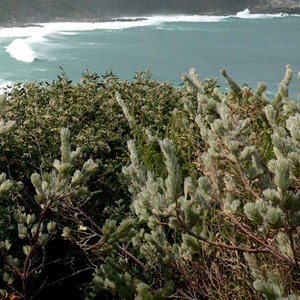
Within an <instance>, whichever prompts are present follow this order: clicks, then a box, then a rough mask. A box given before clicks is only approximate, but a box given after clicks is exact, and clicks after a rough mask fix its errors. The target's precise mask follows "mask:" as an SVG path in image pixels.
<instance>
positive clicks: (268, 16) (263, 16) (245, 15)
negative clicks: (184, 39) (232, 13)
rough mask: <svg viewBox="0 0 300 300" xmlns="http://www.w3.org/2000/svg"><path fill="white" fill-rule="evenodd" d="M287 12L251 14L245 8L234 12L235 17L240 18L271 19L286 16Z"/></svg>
mask: <svg viewBox="0 0 300 300" xmlns="http://www.w3.org/2000/svg"><path fill="white" fill-rule="evenodd" d="M287 16H288V14H283V13H279V14H252V13H250V10H249V9H248V8H246V9H245V10H243V11H240V12H238V13H237V14H236V17H238V18H241V19H272V18H282V17H287Z"/></svg>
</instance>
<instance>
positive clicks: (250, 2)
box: [0, 0, 300, 26]
mask: <svg viewBox="0 0 300 300" xmlns="http://www.w3.org/2000/svg"><path fill="white" fill-rule="evenodd" d="M246 8H248V9H249V10H250V11H251V12H252V13H289V14H300V1H299V0H215V1H211V0H163V1H161V0H2V1H1V3H0V26H24V25H27V24H32V23H41V22H64V21H77V22H84V21H89V22H91V21H92V22H98V21H104V20H107V19H112V18H118V17H132V16H149V15H155V14H211V15H214V14H215V15H228V14H235V13H237V12H238V11H241V10H244V9H246Z"/></svg>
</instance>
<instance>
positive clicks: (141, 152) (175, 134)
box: [0, 66, 300, 300]
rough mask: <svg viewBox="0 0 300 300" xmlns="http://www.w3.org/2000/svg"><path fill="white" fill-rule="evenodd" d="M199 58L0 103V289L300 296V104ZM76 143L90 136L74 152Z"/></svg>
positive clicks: (6, 292)
mask: <svg viewBox="0 0 300 300" xmlns="http://www.w3.org/2000/svg"><path fill="white" fill-rule="evenodd" d="M222 75H223V76H224V79H225V81H226V82H227V85H228V91H226V92H221V91H220V90H219V88H218V87H217V82H216V81H215V80H204V81H201V80H200V79H199V78H198V76H197V74H196V72H195V70H191V71H190V72H189V74H184V75H183V76H182V80H183V82H184V83H185V84H184V85H183V86H181V87H179V88H175V87H173V86H172V85H170V84H168V83H159V82H157V81H155V80H152V79H151V76H150V74H149V73H148V72H143V73H139V74H136V77H135V79H134V80H133V81H131V82H128V81H122V80H119V79H118V78H117V77H116V76H114V75H113V74H111V73H107V74H105V75H104V76H102V77H99V76H98V75H96V74H89V73H88V72H86V73H84V74H83V76H82V78H81V81H80V82H79V83H78V84H73V83H72V82H70V81H69V80H68V78H67V77H66V76H65V75H64V74H63V75H62V76H60V77H59V78H58V80H55V81H53V82H52V83H23V84H17V85H15V86H13V88H12V90H11V91H7V94H6V95H5V97H3V98H2V100H1V106H0V108H1V115H2V119H1V122H0V135H1V139H0V143H1V148H0V149H1V157H0V168H1V172H2V175H1V176H0V196H1V200H0V201H1V202H0V207H1V209H0V220H1V221H0V241H1V242H0V276H1V279H0V299H1V298H2V299H9V298H10V297H12V296H13V297H17V298H20V299H26V300H27V299H52V298H54V297H55V298H59V299H60V298H61V299H66V298H70V299H71V298H72V299H263V298H266V299H298V298H299V297H300V294H299V290H300V287H299V275H300V267H299V264H300V261H299V255H300V248H299V247H300V239H299V222H300V192H299V186H300V135H299V132H300V131H299V129H300V105H299V102H298V101H292V100H291V99H289V95H288V85H289V83H290V81H291V79H292V70H291V68H290V66H287V70H286V74H285V77H284V79H283V80H282V82H281V83H280V84H279V88H278V92H277V93H276V95H275V97H274V99H267V97H266V93H265V92H266V89H267V87H266V85H265V84H264V83H259V84H258V86H257V89H256V90H255V91H254V90H253V89H251V88H250V87H248V86H242V87H240V86H239V85H238V84H236V82H234V81H233V80H232V79H231V78H230V77H229V76H228V75H227V73H226V72H225V71H222ZM76 147H80V148H76Z"/></svg>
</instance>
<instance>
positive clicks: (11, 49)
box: [6, 36, 50, 63]
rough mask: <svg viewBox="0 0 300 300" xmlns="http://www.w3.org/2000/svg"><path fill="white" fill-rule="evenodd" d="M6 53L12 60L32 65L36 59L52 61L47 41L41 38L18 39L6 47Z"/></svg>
mask: <svg viewBox="0 0 300 300" xmlns="http://www.w3.org/2000/svg"><path fill="white" fill-rule="evenodd" d="M6 52H8V53H9V54H10V56H11V57H12V58H14V59H16V60H19V61H22V62H26V63H31V62H33V61H34V60H36V59H41V60H50V57H49V56H48V51H47V40H46V39H45V38H44V37H41V36H38V37H35V36H33V37H28V38H17V39H15V40H13V41H12V42H11V43H10V44H9V45H8V46H7V47H6Z"/></svg>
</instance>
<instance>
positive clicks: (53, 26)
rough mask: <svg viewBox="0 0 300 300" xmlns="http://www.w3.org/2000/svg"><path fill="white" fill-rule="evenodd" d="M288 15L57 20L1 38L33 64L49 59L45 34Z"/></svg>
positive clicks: (244, 13)
mask: <svg viewBox="0 0 300 300" xmlns="http://www.w3.org/2000/svg"><path fill="white" fill-rule="evenodd" d="M285 16H287V15H286V14H251V13H250V11H249V9H245V10H244V11H241V12H238V13H237V14H236V15H231V16H208V15H173V16H172V15H160V16H159V15H158V16H150V17H147V18H139V17H131V18H130V19H126V18H121V19H116V20H112V21H109V22H98V23H97V22H95V23H91V22H90V23H89V22H58V23H39V24H36V26H28V27H20V28H18V27H15V28H1V29H0V38H2V39H4V40H5V39H6V38H12V37H13V38H16V39H15V40H14V41H12V42H11V43H10V44H9V45H8V46H7V47H6V51H7V52H8V53H9V54H10V55H11V57H13V58H14V59H16V60H19V61H23V62H27V63H31V62H33V61H34V60H35V59H46V60H51V58H49V56H48V53H47V49H49V48H50V47H51V44H50V43H47V40H46V37H47V36H48V37H49V38H50V37H53V36H55V35H57V34H58V35H59V36H63V35H71V34H77V33H78V32H80V31H91V30H121V29H127V28H133V27H141V26H151V25H158V26H159V25H160V24H163V23H171V22H199V23H200V22H221V21H224V20H226V19H228V18H242V19H269V18H277V17H285Z"/></svg>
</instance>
